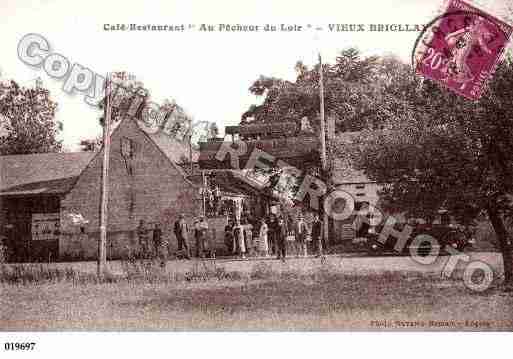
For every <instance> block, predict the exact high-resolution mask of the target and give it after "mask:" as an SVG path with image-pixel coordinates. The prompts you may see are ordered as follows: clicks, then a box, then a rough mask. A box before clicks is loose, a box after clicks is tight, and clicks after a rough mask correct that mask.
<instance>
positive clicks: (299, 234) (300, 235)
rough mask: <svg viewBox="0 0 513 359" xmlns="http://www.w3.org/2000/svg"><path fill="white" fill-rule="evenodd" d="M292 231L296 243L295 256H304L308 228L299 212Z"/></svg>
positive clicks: (305, 254)
mask: <svg viewBox="0 0 513 359" xmlns="http://www.w3.org/2000/svg"><path fill="white" fill-rule="evenodd" d="M294 229H295V230H294V232H295V235H296V243H297V256H298V257H300V256H302V257H306V256H307V250H306V236H307V234H308V228H307V226H306V223H305V221H304V220H303V215H302V214H300V215H299V216H298V219H297V223H296V225H295V226H294Z"/></svg>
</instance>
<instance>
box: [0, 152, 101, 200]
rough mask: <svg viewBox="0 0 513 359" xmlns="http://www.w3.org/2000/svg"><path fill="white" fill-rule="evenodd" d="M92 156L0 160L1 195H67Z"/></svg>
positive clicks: (52, 155) (39, 155)
mask: <svg viewBox="0 0 513 359" xmlns="http://www.w3.org/2000/svg"><path fill="white" fill-rule="evenodd" d="M94 155H95V153H94V152H64V153H37V154H28V155H10V156H0V195H4V196H5V195H22V194H60V193H67V192H68V191H69V190H71V188H72V187H73V185H74V184H75V181H76V179H77V177H78V176H79V175H80V173H81V172H82V170H84V168H85V167H86V166H87V165H88V164H89V162H90V161H91V160H92V158H93V156H94Z"/></svg>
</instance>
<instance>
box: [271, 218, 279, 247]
mask: <svg viewBox="0 0 513 359" xmlns="http://www.w3.org/2000/svg"><path fill="white" fill-rule="evenodd" d="M278 230H279V229H278V221H277V218H276V215H274V214H271V217H270V219H269V250H270V251H271V254H273V255H274V254H276V252H277V243H276V241H277V240H278V239H277V237H278Z"/></svg>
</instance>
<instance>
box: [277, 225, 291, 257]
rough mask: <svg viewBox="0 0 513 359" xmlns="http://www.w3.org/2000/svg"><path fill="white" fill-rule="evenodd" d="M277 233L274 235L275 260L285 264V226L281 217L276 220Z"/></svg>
mask: <svg viewBox="0 0 513 359" xmlns="http://www.w3.org/2000/svg"><path fill="white" fill-rule="evenodd" d="M276 228H277V231H276V232H275V233H276V254H277V258H278V259H281V260H282V261H283V262H285V257H286V256H287V234H288V229H287V224H286V223H285V221H284V220H283V218H282V217H280V218H279V219H278V225H277V227H276Z"/></svg>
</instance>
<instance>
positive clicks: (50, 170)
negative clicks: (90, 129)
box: [0, 119, 202, 261]
mask: <svg viewBox="0 0 513 359" xmlns="http://www.w3.org/2000/svg"><path fill="white" fill-rule="evenodd" d="M111 139H112V140H111V142H112V144H111V151H110V166H109V203H108V237H107V256H108V258H120V257H124V256H126V255H128V254H129V253H130V252H131V251H137V250H138V248H137V247H138V241H137V236H136V234H135V229H136V227H137V225H138V223H139V221H140V220H145V221H146V222H147V223H148V224H149V225H150V227H152V225H153V223H155V222H160V223H161V226H162V230H163V236H164V237H165V239H168V240H169V242H170V244H171V246H172V247H171V251H173V247H174V246H176V241H175V240H174V235H173V234H172V232H173V223H174V221H175V220H176V216H177V214H178V213H185V214H186V215H187V216H188V218H192V217H193V216H198V215H200V214H201V202H202V201H201V196H200V191H199V188H198V187H197V186H196V185H194V184H193V183H192V182H190V181H189V180H188V179H187V178H186V175H185V173H184V172H183V170H182V168H181V167H180V166H178V165H177V163H176V159H177V158H179V157H180V156H177V151H179V150H180V147H179V146H178V147H177V146H176V145H173V144H171V145H166V143H165V139H164V138H162V136H161V135H158V134H157V135H149V134H147V133H146V132H145V131H143V130H142V129H141V128H140V127H139V125H138V124H137V122H136V121H134V120H132V119H125V120H123V121H121V123H120V124H119V125H118V126H117V127H116V129H115V130H113V132H112V135H111ZM169 141H173V140H172V139H169ZM102 158H103V149H101V150H100V151H99V152H96V153H94V152H80V153H46V154H31V155H14V156H1V157H0V230H1V231H2V232H3V235H4V241H5V242H8V243H9V245H10V247H11V248H12V251H13V254H14V257H15V260H18V261H28V260H44V261H53V260H66V259H93V258H95V257H96V256H97V241H98V238H99V208H100V188H101V172H102Z"/></svg>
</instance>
